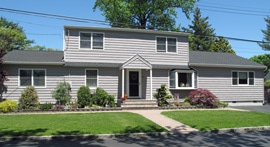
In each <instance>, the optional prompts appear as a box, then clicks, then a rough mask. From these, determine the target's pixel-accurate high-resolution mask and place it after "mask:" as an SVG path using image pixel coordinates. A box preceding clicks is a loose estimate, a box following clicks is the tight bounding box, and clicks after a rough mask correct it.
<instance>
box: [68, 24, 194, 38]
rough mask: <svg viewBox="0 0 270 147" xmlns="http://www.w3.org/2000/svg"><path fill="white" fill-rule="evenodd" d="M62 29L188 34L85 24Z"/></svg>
mask: <svg viewBox="0 0 270 147" xmlns="http://www.w3.org/2000/svg"><path fill="white" fill-rule="evenodd" d="M64 29H86V30H88V29H89V30H93V31H121V32H131V33H132V32H134V33H146V34H159V35H173V36H175V35H176V36H179V35H181V36H189V33H184V32H173V31H156V30H146V29H131V28H117V27H112V28H105V27H104V28H102V27H87V26H64Z"/></svg>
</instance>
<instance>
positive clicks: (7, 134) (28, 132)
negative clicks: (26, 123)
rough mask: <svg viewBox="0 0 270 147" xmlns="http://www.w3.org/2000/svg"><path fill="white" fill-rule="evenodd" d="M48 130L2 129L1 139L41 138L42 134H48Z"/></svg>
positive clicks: (0, 130) (0, 132) (0, 131)
mask: <svg viewBox="0 0 270 147" xmlns="http://www.w3.org/2000/svg"><path fill="white" fill-rule="evenodd" d="M47 130H48V129H43V128H39V129H32V130H23V131H18V130H11V129H4V128H2V129H0V137H11V136H40V135H39V134H40V133H43V132H46V131H47Z"/></svg>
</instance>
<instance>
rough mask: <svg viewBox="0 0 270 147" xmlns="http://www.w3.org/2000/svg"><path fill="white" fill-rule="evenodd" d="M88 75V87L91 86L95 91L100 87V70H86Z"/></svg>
mask: <svg viewBox="0 0 270 147" xmlns="http://www.w3.org/2000/svg"><path fill="white" fill-rule="evenodd" d="M85 74H86V86H89V88H90V89H95V88H97V87H98V70H95V69H87V70H85Z"/></svg>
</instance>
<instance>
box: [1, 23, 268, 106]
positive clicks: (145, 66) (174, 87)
mask: <svg viewBox="0 0 270 147" xmlns="http://www.w3.org/2000/svg"><path fill="white" fill-rule="evenodd" d="M188 35H189V34H187V33H182V32H167V31H154V30H139V29H127V28H97V27H81V26H65V27H64V39H63V51H55V52H47V51H17V50H16V51H12V52H9V53H8V54H7V55H5V56H4V68H5V69H6V70H7V71H8V73H9V81H7V82H6V83H5V84H6V85H7V87H8V91H7V93H4V94H3V98H12V99H16V100H18V98H19V97H20V94H21V92H22V90H24V88H25V87H26V86H29V85H32V86H35V88H36V90H37V92H38V94H39V98H40V101H41V102H43V103H44V102H52V101H54V99H52V96H51V95H52V94H51V91H52V90H53V89H54V88H55V87H56V85H57V84H58V83H59V82H62V81H64V80H65V81H66V82H69V83H70V84H71V87H72V97H73V99H76V93H77V90H78V89H79V87H80V86H83V85H88V86H89V87H90V89H91V90H92V91H94V90H95V88H97V87H101V88H103V89H105V90H106V91H107V92H108V93H110V94H114V95H115V98H116V99H119V98H120V97H122V96H123V95H124V94H127V95H128V97H129V99H133V98H134V99H137V98H139V99H146V100H150V99H154V98H153V97H152V95H153V93H155V92H156V90H157V89H158V88H160V85H161V84H166V85H167V87H168V88H169V90H170V92H171V93H172V94H173V96H174V97H179V98H180V100H183V99H184V97H186V96H187V95H188V93H189V92H190V91H192V90H194V89H196V88H207V89H209V90H210V91H211V92H213V93H214V94H215V95H216V96H217V97H218V98H219V99H220V100H221V101H226V102H229V103H230V104H258V105H261V104H262V103H263V98H264V91H263V90H264V89H263V78H264V77H263V76H264V75H263V72H264V70H265V68H266V67H265V66H263V65H260V64H258V63H255V62H252V61H249V60H247V59H244V58H242V57H239V56H236V55H232V54H229V53H212V52H199V51H189V48H188Z"/></svg>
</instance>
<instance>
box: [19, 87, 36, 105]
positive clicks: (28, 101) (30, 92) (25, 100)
mask: <svg viewBox="0 0 270 147" xmlns="http://www.w3.org/2000/svg"><path fill="white" fill-rule="evenodd" d="M38 100H39V99H38V94H37V91H36V89H35V87H33V86H28V87H26V88H25V89H24V91H23V92H22V94H21V97H20V99H19V109H28V110H35V109H38V105H39V101H38Z"/></svg>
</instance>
